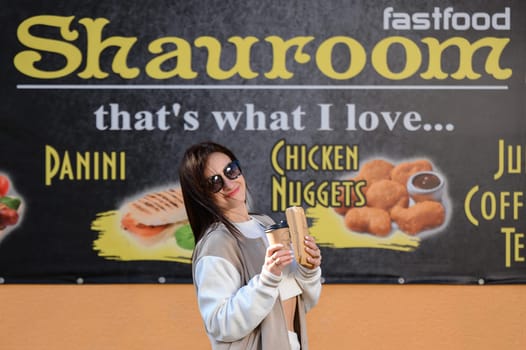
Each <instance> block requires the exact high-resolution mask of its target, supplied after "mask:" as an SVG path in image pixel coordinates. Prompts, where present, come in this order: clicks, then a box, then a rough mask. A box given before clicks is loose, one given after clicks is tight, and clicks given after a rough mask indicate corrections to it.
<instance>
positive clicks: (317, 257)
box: [305, 236, 321, 269]
mask: <svg viewBox="0 0 526 350" xmlns="http://www.w3.org/2000/svg"><path fill="white" fill-rule="evenodd" d="M305 251H306V252H307V254H309V256H308V257H307V261H308V262H310V263H311V264H312V265H313V267H312V268H313V269H315V268H317V267H318V266H320V265H321V251H320V248H318V245H317V244H316V240H315V239H314V237H312V236H305Z"/></svg>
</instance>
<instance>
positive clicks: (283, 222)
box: [265, 220, 289, 232]
mask: <svg viewBox="0 0 526 350" xmlns="http://www.w3.org/2000/svg"><path fill="white" fill-rule="evenodd" d="M284 227H289V225H288V223H287V220H281V221H280V222H279V223H277V224H272V225H270V226H267V228H266V229H265V232H267V231H273V230H277V229H280V228H284Z"/></svg>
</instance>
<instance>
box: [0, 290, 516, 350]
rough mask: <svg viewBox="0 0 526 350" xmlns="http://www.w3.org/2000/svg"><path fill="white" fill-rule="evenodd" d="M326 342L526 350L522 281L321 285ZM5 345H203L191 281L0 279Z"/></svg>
mask: <svg viewBox="0 0 526 350" xmlns="http://www.w3.org/2000/svg"><path fill="white" fill-rule="evenodd" d="M308 321H309V336H310V339H311V342H310V345H311V349H313V350H325V349H331V350H332V349H367V350H370V349H374V350H381V349H419V350H420V349H426V350H427V349H447V350H454V349H462V350H464V349H477V350H479V349H526V330H525V324H526V286H523V285H519V286H512V285H506V286H448V285H446V286H444V285H403V286H397V285H325V286H324V289H323V293H322V298H321V300H320V303H319V305H318V306H317V307H316V308H315V309H314V310H312V311H311V312H310V313H309V314H308ZM0 329H1V332H2V333H1V337H0V349H2V350H19V349H24V350H25V349H31V350H48V349H49V350H57V349H68V350H69V349H75V350H105V349H112V350H113V349H115V350H120V349H126V350H135V349H136V350H144V349H155V350H174V349H208V348H209V346H208V340H207V338H206V336H205V335H204V332H203V329H202V325H201V321H200V319H199V315H198V311H197V308H196V303H195V297H194V291H193V287H192V286H191V285H172V284H171V285H136V284H134V285H3V286H0Z"/></svg>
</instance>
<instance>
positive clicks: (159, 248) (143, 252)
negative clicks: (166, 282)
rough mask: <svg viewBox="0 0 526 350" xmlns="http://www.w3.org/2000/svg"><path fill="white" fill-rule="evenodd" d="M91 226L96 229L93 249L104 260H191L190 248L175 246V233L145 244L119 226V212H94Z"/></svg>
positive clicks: (189, 261) (185, 261) (188, 261)
mask: <svg viewBox="0 0 526 350" xmlns="http://www.w3.org/2000/svg"><path fill="white" fill-rule="evenodd" d="M91 229H92V230H94V231H97V232H99V237H98V239H97V240H95V241H94V242H93V249H94V250H95V251H97V252H98V255H99V256H101V257H104V258H106V259H110V260H123V261H131V260H162V261H176V262H181V263H187V264H189V263H191V257H192V251H191V250H188V249H184V248H181V247H180V246H178V245H177V243H176V241H175V237H174V235H171V236H170V237H167V238H166V239H164V240H163V241H161V242H157V243H155V244H151V245H148V244H144V243H143V242H141V241H139V240H137V239H136V238H134V237H132V236H131V235H130V234H129V233H127V232H126V231H125V230H123V229H122V228H121V226H120V214H119V212H118V211H116V210H113V211H107V212H103V213H99V214H97V218H96V219H95V220H94V221H93V222H92V224H91Z"/></svg>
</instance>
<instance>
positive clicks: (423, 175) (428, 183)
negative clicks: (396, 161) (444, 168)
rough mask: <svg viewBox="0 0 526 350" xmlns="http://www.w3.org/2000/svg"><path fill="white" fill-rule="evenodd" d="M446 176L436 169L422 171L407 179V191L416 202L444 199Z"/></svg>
mask: <svg viewBox="0 0 526 350" xmlns="http://www.w3.org/2000/svg"><path fill="white" fill-rule="evenodd" d="M444 186H445V181H444V177H443V176H442V175H441V174H439V173H437V172H436V171H420V172H417V173H415V174H413V175H412V176H411V177H410V178H409V180H408V181H407V191H408V192H409V195H410V196H411V198H412V199H413V200H414V201H415V202H423V201H430V200H431V201H436V202H440V201H441V200H442V195H443V193H444Z"/></svg>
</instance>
